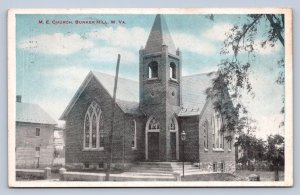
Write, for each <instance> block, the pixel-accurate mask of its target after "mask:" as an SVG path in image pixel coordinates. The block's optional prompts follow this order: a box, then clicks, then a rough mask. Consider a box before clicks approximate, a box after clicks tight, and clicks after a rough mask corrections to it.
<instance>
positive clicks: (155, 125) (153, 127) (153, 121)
mask: <svg viewBox="0 0 300 195" xmlns="http://www.w3.org/2000/svg"><path fill="white" fill-rule="evenodd" d="M157 129H160V125H159V122H158V121H156V119H155V117H153V118H152V119H151V121H150V123H149V126H148V130H157Z"/></svg>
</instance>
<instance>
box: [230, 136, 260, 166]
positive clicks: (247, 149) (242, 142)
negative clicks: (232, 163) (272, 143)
mask: <svg viewBox="0 0 300 195" xmlns="http://www.w3.org/2000/svg"><path fill="white" fill-rule="evenodd" d="M235 144H236V146H239V147H240V149H241V151H242V152H243V156H242V157H241V158H240V159H237V160H238V162H240V163H242V164H243V165H246V166H247V167H248V168H249V167H250V165H251V162H257V161H263V160H264V154H265V142H264V141H263V140H262V139H258V138H256V137H255V136H254V135H251V134H245V133H243V134H241V135H240V136H239V137H238V139H237V142H236V143H235Z"/></svg>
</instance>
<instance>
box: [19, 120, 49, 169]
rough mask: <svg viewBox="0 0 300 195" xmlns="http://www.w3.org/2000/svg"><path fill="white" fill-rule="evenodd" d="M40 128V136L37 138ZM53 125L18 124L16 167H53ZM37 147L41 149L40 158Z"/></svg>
mask: <svg viewBox="0 0 300 195" xmlns="http://www.w3.org/2000/svg"><path fill="white" fill-rule="evenodd" d="M36 128H40V136H36ZM53 129H54V126H53V125H43V124H33V123H21V122H16V167H17V168H35V167H37V166H38V164H39V167H46V166H51V165H52V162H53V152H54V145H53ZM36 147H40V153H39V157H38V156H36Z"/></svg>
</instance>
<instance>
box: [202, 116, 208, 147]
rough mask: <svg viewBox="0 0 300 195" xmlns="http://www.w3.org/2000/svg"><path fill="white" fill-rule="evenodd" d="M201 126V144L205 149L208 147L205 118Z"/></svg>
mask: <svg viewBox="0 0 300 195" xmlns="http://www.w3.org/2000/svg"><path fill="white" fill-rule="evenodd" d="M202 128H203V145H204V148H205V149H208V121H207V120H206V121H205V122H204V123H203V124H202Z"/></svg>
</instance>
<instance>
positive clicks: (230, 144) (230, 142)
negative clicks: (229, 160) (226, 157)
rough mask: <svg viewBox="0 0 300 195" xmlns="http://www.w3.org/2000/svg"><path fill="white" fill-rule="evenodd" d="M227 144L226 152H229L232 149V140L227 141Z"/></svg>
mask: <svg viewBox="0 0 300 195" xmlns="http://www.w3.org/2000/svg"><path fill="white" fill-rule="evenodd" d="M227 143H228V150H229V151H231V149H232V140H231V139H229V140H228V142H227Z"/></svg>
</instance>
